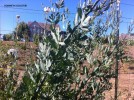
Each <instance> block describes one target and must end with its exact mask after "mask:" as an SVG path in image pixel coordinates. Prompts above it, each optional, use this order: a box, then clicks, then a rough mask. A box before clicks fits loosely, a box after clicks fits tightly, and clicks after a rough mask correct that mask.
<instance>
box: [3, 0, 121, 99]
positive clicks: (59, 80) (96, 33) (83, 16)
mask: <svg viewBox="0 0 134 100" xmlns="http://www.w3.org/2000/svg"><path fill="white" fill-rule="evenodd" d="M100 2H101V4H100ZM112 3H113V1H112V0H102V1H99V0H96V1H95V2H94V3H93V2H92V1H90V0H88V1H86V2H85V3H84V4H83V6H82V7H78V8H77V12H76V16H75V20H74V25H71V23H70V22H67V27H66V32H67V37H66V38H64V39H63V40H61V36H60V31H59V29H57V30H56V28H55V26H56V25H57V24H58V23H59V22H60V21H61V20H62V17H63V15H61V12H60V11H63V10H62V9H63V8H64V0H59V1H58V2H57V3H55V8H56V9H58V10H57V11H56V12H51V13H50V14H49V17H47V19H46V20H47V22H48V23H50V24H51V26H50V29H51V36H52V37H47V36H45V35H43V40H42V41H41V42H40V43H39V51H38V52H37V58H38V59H37V61H36V62H35V65H34V66H32V67H29V66H27V71H26V73H25V75H24V77H23V80H22V83H21V84H20V86H19V87H17V88H16V90H14V91H13V92H12V94H11V97H10V98H12V99H16V100H18V99H26V100H27V99H31V100H37V99H44V100H98V99H100V100H102V99H104V98H105V97H104V92H105V91H107V90H110V89H111V88H112V84H111V83H110V79H111V78H113V77H114V76H115V73H114V63H115V56H116V55H115V54H116V52H117V51H116V49H115V47H116V46H115V43H114V41H115V33H116V29H115V25H116V24H115V23H112V22H111V23H110V22H109V21H110V20H113V19H115V18H114V14H115V12H114V11H111V12H110V13H109V14H108V17H107V19H106V22H104V21H101V20H100V19H98V16H100V15H102V14H103V12H104V11H106V10H108V8H109V7H110V5H111V4H112ZM52 4H53V3H52ZM66 11H67V10H65V11H63V14H64V17H67V16H68V15H67V14H68V12H66ZM114 22H116V21H114ZM113 25H114V27H113ZM109 28H111V31H110V33H109V34H110V35H109V37H108V43H107V44H106V45H105V43H103V42H102V39H101V38H100V36H101V35H103V34H107V32H109ZM87 34H89V35H88V36H89V38H88V37H87ZM118 46H119V45H118ZM121 52H122V51H120V53H119V54H118V56H119V58H120V57H121V54H122V53H121ZM9 86H10V85H9ZM5 91H7V90H5Z"/></svg>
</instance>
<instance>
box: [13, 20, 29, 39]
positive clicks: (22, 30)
mask: <svg viewBox="0 0 134 100" xmlns="http://www.w3.org/2000/svg"><path fill="white" fill-rule="evenodd" d="M15 30H16V38H18V39H19V40H20V39H21V38H24V39H25V40H29V37H30V30H29V27H28V25H27V24H26V23H25V22H20V23H19V25H18V26H17V27H16V29H15Z"/></svg>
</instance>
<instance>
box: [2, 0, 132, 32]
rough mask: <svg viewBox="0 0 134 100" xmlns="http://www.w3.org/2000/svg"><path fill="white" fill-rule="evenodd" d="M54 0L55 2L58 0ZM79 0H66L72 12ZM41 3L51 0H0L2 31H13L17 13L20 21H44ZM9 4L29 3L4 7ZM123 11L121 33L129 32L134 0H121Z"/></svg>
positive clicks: (45, 4) (71, 17)
mask: <svg viewBox="0 0 134 100" xmlns="http://www.w3.org/2000/svg"><path fill="white" fill-rule="evenodd" d="M52 1H53V2H55V1H57V0H52ZM78 1H79V0H65V5H66V6H67V7H68V8H69V10H70V12H71V13H75V12H76V6H77V5H78ZM82 1H84V0H82ZM41 3H43V4H44V6H50V3H49V0H0V33H2V34H6V33H11V32H12V31H13V30H14V28H15V27H16V24H17V23H16V15H20V21H25V22H28V21H35V20H36V21H38V22H44V13H43V8H42V6H41ZM9 4H14V5H27V7H21V8H12V7H10V8H8V7H4V5H9ZM129 4H130V5H129ZM24 9H27V10H24ZM28 9H29V10H28ZM30 9H32V10H30ZM121 12H122V17H123V18H122V19H121V21H122V23H121V24H120V33H127V27H128V25H129V23H128V22H130V21H131V19H130V18H134V0H121ZM74 16H75V15H74V14H70V20H71V21H72V20H73V19H74ZM124 17H125V18H124Z"/></svg>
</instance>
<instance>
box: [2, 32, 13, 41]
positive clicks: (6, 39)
mask: <svg viewBox="0 0 134 100" xmlns="http://www.w3.org/2000/svg"><path fill="white" fill-rule="evenodd" d="M3 40H4V41H11V40H12V34H5V35H3Z"/></svg>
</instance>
